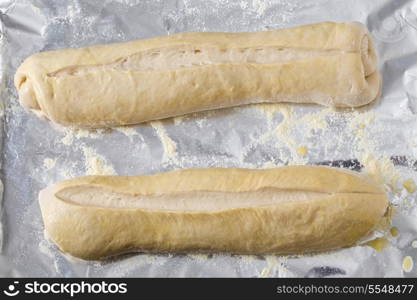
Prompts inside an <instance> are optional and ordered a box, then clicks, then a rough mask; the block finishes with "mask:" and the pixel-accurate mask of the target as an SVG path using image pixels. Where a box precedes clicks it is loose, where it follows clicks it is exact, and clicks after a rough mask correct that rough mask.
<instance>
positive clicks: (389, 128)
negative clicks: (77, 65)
mask: <svg viewBox="0 0 417 300" xmlns="http://www.w3.org/2000/svg"><path fill="white" fill-rule="evenodd" d="M0 12H1V14H0V18H1V24H0V26H1V27H0V30H1V39H0V46H1V48H0V49H1V56H0V57H1V60H0V76H1V77H0V78H1V83H2V85H1V91H0V96H1V103H2V107H3V109H2V114H1V115H2V119H3V121H4V122H2V126H3V128H2V131H1V138H2V181H3V184H4V187H5V188H4V197H3V202H2V208H1V212H2V214H1V219H0V220H1V228H2V230H1V232H2V233H3V234H0V243H1V244H2V248H1V249H2V251H1V255H0V276H116V277H118V276H121V277H123V276H152V277H159V276H170V277H171V276H175V277H178V276H197V277H208V276H210V277H217V276H226V277H229V276H230V277H235V276H244V277H303V276H306V277H326V276H333V277H343V276H378V277H380V276H404V277H415V276H416V275H417V267H414V268H413V266H412V265H411V264H410V263H409V262H410V259H409V258H408V257H411V259H412V260H413V261H416V260H417V249H416V247H417V245H416V243H417V242H416V240H417V203H416V190H417V188H416V184H415V182H417V173H416V167H417V164H416V163H415V162H416V157H417V117H416V115H415V114H416V112H417V2H416V1H407V0H397V1H389V0H372V1H371V0H367V1H363V0H351V1H345V0H336V1H324V0H314V1H313V0H308V1H306V0H303V1H302V0H297V1H259V0H258V1H244V0H241V1H231V0H230V1H227V0H223V1H213V0H210V1H207V0H201V1H192V0H178V1H153V0H149V1H128V0H119V1H112V0H108V1H52V0H51V1H41V0H36V1H2V2H1V3H0ZM327 20H332V21H359V22H362V23H364V24H366V25H367V27H368V28H369V30H370V32H371V34H372V35H373V37H374V40H375V43H376V47H377V50H378V53H379V58H380V63H379V66H380V70H381V72H382V74H383V78H384V87H383V91H382V97H381V99H380V100H379V101H378V102H377V103H374V104H372V105H370V106H369V107H365V108H362V109H360V110H346V111H333V110H331V109H327V108H323V107H318V106H306V105H287V104H260V105H250V106H245V107H240V108H231V109H225V110H221V111H211V112H205V113H198V114H193V115H189V116H185V117H178V118H172V119H168V120H163V121H158V122H150V123H147V124H143V125H138V126H133V127H124V128H116V129H113V130H96V131H85V130H70V129H64V128H60V127H57V126H54V125H52V124H50V123H48V122H46V121H44V120H40V119H38V118H37V117H36V116H35V115H33V114H29V113H27V112H26V111H24V109H23V108H21V107H20V106H19V104H18V102H17V99H16V91H15V89H14V87H13V84H12V79H13V74H14V72H15V70H16V68H17V67H18V65H19V64H20V63H21V62H22V60H23V59H24V58H25V57H27V56H29V55H30V54H32V53H35V52H38V51H44V50H51V49H59V48H67V47H80V46H88V45H96V44H103V43H111V42H121V41H128V40H132V39H141V38H147V37H153V36H159V35H166V34H173V33H178V32H186V31H230V32H240V31H257V30H267V29H276V28H284V27H289V26H294V25H301V24H307V23H314V22H320V21H327ZM321 163H327V164H329V163H333V164H338V165H341V166H345V167H351V168H361V169H362V171H363V172H367V173H369V174H370V175H371V176H373V177H374V178H375V179H377V180H380V181H381V182H383V183H384V184H386V187H387V189H388V190H389V192H390V199H391V201H392V203H393V204H394V205H395V207H396V211H397V213H396V215H395V216H394V219H393V226H394V228H393V229H391V230H388V231H386V232H377V233H376V234H375V235H374V236H373V237H370V238H369V240H373V242H371V245H372V246H373V247H371V246H357V247H352V248H349V249H343V250H339V251H334V252H331V253H323V254H319V255H313V256H298V257H280V256H238V255H198V254H194V255H150V254H133V255H126V256H123V257H120V258H118V259H115V260H112V261H106V262H83V261H79V260H75V259H73V258H69V257H66V256H64V255H63V254H62V253H60V252H59V251H58V250H57V249H56V247H55V246H54V245H53V244H51V243H50V242H48V241H47V240H46V239H45V238H44V234H43V225H42V220H41V216H40V210H39V206H38V203H37V194H38V192H39V190H40V189H42V188H44V187H45V186H47V185H49V184H51V183H53V182H55V181H58V180H63V179H66V178H71V177H75V176H83V175H86V174H120V175H135V174H151V173H156V172H161V171H167V170H172V169H179V168H197V167H199V168H202V167H232V166H233V167H245V168H270V167H275V166H282V165H288V164H290V165H291V164H321ZM377 237H379V239H377V240H374V239H375V238H377ZM413 242H414V244H413ZM413 245H414V247H413ZM375 248H376V249H378V250H380V251H377V250H375Z"/></svg>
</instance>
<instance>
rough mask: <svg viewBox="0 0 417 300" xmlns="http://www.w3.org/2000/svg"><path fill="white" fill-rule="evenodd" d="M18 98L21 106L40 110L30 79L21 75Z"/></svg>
mask: <svg viewBox="0 0 417 300" xmlns="http://www.w3.org/2000/svg"><path fill="white" fill-rule="evenodd" d="M18 93H19V100H20V103H21V104H22V106H23V107H26V108H28V109H32V110H40V109H41V108H40V106H39V103H38V100H37V98H36V94H35V91H34V90H33V85H32V83H31V82H30V79H29V78H27V77H26V76H24V77H22V79H21V80H20V83H19V87H18Z"/></svg>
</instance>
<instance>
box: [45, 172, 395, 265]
mask: <svg viewBox="0 0 417 300" xmlns="http://www.w3.org/2000/svg"><path fill="white" fill-rule="evenodd" d="M39 200H40V207H41V211H42V216H43V220H44V224H45V229H46V232H47V233H48V236H49V237H50V238H51V239H52V241H54V242H55V243H56V245H57V246H58V247H59V248H60V249H61V250H62V251H63V252H65V253H68V254H70V255H72V256H75V257H78V258H82V259H87V260H97V259H103V258H106V257H109V256H113V255H117V254H120V253H126V252H132V251H156V252H192V251H200V252H231V253H244V254H267V253H272V254H298V253H309V252H317V251H326V250H332V249H336V248H340V247H347V246H351V245H353V244H354V243H356V242H357V241H358V240H359V239H361V238H364V237H366V236H367V235H368V234H369V233H370V232H372V230H374V229H375V228H376V227H377V226H378V225H379V224H380V222H381V221H382V220H383V218H384V216H385V215H386V212H387V209H388V199H387V196H386V194H385V191H384V189H383V187H381V186H379V185H377V184H376V183H374V182H373V181H372V180H371V179H369V178H367V177H365V176H364V175H361V174H360V173H356V172H348V171H342V170H340V169H336V168H329V167H319V166H292V167H282V168H276V169H265V170H250V169H233V168H228V169H222V168H211V169H186V170H178V171H172V172H167V173H161V174H156V175H148V176H131V177H128V176H87V177H81V178H76V179H72V180H67V181H62V182H59V183H56V184H55V185H53V186H51V187H48V188H46V189H44V190H42V191H41V192H40V194H39Z"/></svg>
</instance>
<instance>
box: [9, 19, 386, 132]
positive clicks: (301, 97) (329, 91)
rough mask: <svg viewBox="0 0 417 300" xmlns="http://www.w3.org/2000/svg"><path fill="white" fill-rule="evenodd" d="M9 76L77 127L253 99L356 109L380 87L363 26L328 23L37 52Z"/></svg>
mask: <svg viewBox="0 0 417 300" xmlns="http://www.w3.org/2000/svg"><path fill="white" fill-rule="evenodd" d="M14 82H15V86H16V88H17V90H18V93H19V98H20V102H21V104H22V105H23V106H25V107H26V108H28V109H31V110H32V111H34V112H36V113H37V114H38V115H42V116H44V117H46V118H48V119H50V120H52V121H54V122H56V123H59V124H62V125H71V126H78V127H105V126H116V125H128V124H137V123H141V122H145V121H150V120H156V119H162V118H167V117H172V116H178V115H183V114H187V113H191V112H198V111H204V110H210V109H216V108H223V107H231V106H237V105H243V104H248V103H258V102H296V103H318V104H322V105H327V106H337V107H356V106H361V105H365V104H367V103H369V102H371V101H373V100H374V99H375V98H376V97H377V95H378V92H379V89H380V85H381V79H380V75H379V73H378V72H377V70H376V55H375V50H374V47H373V44H372V41H371V38H370V36H369V34H368V32H367V30H366V28H365V27H364V26H363V25H361V24H360V23H331V22H325V23H319V24H313V25H306V26H301V27H294V28H288V29H281V30H272V31H264V32H255V33H205V32H200V33H184V34H175V35H170V36H164V37H159V38H153V39H147V40H139V41H133V42H128V43H122V44H111V45H105V46H94V47H87V48H80V49H65V50H58V51H48V52H42V53H37V54H34V55H32V56H30V57H29V58H27V59H26V60H25V61H24V62H23V63H22V65H21V66H20V67H19V68H18V70H17V72H16V75H15V80H14Z"/></svg>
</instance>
